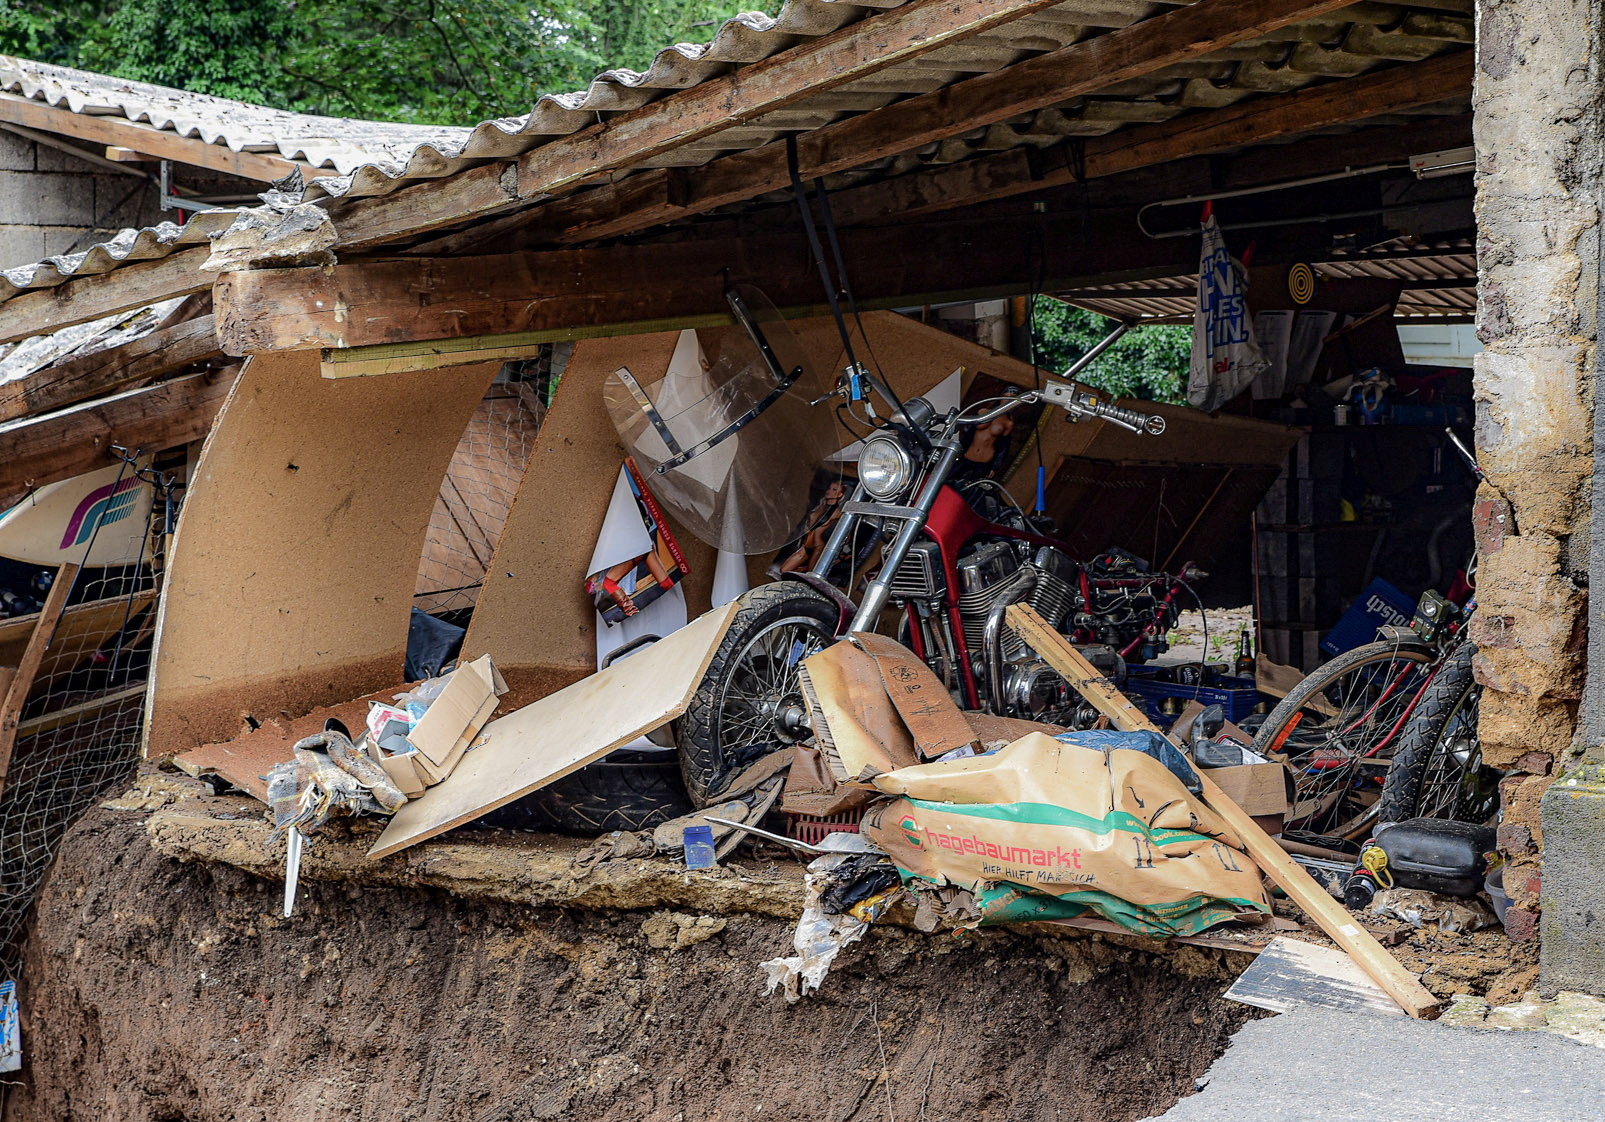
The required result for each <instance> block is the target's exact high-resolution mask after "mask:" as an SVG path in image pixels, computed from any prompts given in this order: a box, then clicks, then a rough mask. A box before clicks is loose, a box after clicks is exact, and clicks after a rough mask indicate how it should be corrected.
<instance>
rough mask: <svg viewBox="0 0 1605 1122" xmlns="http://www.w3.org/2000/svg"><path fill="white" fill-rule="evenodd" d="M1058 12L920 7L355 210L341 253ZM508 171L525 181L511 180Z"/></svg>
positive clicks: (562, 184) (596, 172)
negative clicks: (506, 161) (507, 159)
mask: <svg viewBox="0 0 1605 1122" xmlns="http://www.w3.org/2000/svg"><path fill="white" fill-rule="evenodd" d="M1055 2H1056V0H916V2H915V3H912V4H906V5H904V6H903V7H900V8H897V9H894V10H892V11H888V12H883V13H878V14H876V15H874V16H872V17H870V18H869V19H866V20H862V21H859V22H857V23H854V24H852V25H850V26H848V27H845V28H843V29H842V30H840V31H837V32H834V33H832V34H829V35H825V36H822V37H820V38H818V39H814V40H812V41H809V42H804V43H802V44H801V45H799V46H797V47H793V48H792V49H791V50H788V51H783V52H781V53H780V54H778V55H774V56H773V57H771V58H767V59H763V60H760V61H757V62H753V63H750V64H748V65H745V66H741V67H738V68H736V69H735V70H734V71H733V72H732V73H730V74H729V75H726V76H725V77H723V78H720V79H717V80H714V81H710V82H701V83H698V84H697V85H695V86H692V87H690V88H689V89H685V90H681V91H679V92H678V93H674V94H670V95H669V96H668V97H664V98H660V99H659V100H657V101H653V102H651V103H649V104H647V105H644V106H642V107H641V108H640V109H636V110H634V111H632V112H629V113H623V114H619V115H618V116H615V117H613V118H612V119H610V120H607V121H602V122H598V123H597V124H595V125H593V126H591V127H590V128H587V129H582V130H580V131H579V132H576V133H574V134H573V135H572V136H567V137H563V138H561V139H558V140H553V141H550V142H548V143H546V144H543V145H541V146H540V147H539V148H536V149H534V150H533V151H531V152H529V153H527V154H525V155H523V156H521V157H520V158H519V159H518V160H517V161H515V162H514V163H512V164H510V165H501V164H498V165H489V166H487V167H484V168H480V169H475V170H473V171H470V172H467V173H463V174H461V175H458V176H454V177H452V178H451V179H450V180H442V181H439V182H437V183H432V184H422V185H420V186H419V187H416V188H410V189H408V190H407V191H406V192H403V193H400V194H398V195H397V196H395V197H394V198H393V199H392V198H391V197H386V198H383V199H374V200H366V201H363V202H358V203H354V204H353V205H352V206H351V207H350V208H349V209H348V210H346V211H345V212H344V213H343V214H342V215H341V217H340V219H339V222H338V227H339V231H340V238H341V244H342V245H364V244H369V243H372V242H375V241H384V240H387V239H390V238H393V237H395V236H396V234H398V233H421V232H423V231H424V230H428V229H432V228H434V227H437V226H441V225H445V224H447V223H449V222H456V221H461V220H462V219H463V218H465V217H467V216H469V215H470V214H473V213H485V212H488V211H493V210H499V209H502V208H504V207H506V206H508V205H509V204H510V203H513V202H516V201H518V199H520V198H522V199H535V198H540V197H542V196H544V195H548V194H551V193H553V192H557V191H564V190H571V189H573V188H574V187H576V186H579V185H581V184H583V183H586V182H587V181H591V180H595V179H597V178H598V177H600V176H602V175H605V174H606V173H608V172H610V171H615V170H618V169H620V168H624V167H629V166H632V165H638V164H640V163H641V162H642V161H644V160H648V159H651V158H652V157H654V156H657V155H660V154H661V153H663V152H666V151H668V150H670V149H673V148H677V147H680V146H682V145H685V144H688V143H691V142H692V141H695V140H699V139H701V138H703V137H706V136H710V135H712V134H714V133H717V132H720V131H722V130H724V129H728V128H731V127H732V126H735V125H739V124H742V123H744V122H746V121H750V120H752V119H754V118H757V117H761V116H763V115H764V114H766V113H772V112H774V111H776V110H778V109H783V108H785V107H786V106H788V105H790V104H792V103H793V102H796V101H798V100H800V99H802V98H806V97H811V96H814V95H816V94H819V93H822V92H824V91H826V90H830V89H833V88H835V87H837V86H840V85H843V84H845V83H848V82H852V81H856V80H858V79H860V78H864V77H866V76H868V75H870V74H874V73H875V72H877V71H880V70H884V69H886V68H887V67H891V66H898V65H904V64H907V63H908V62H910V61H912V60H914V59H916V58H918V57H919V56H921V55H924V54H927V53H929V52H931V51H933V50H937V49H939V48H941V47H945V46H949V45H951V44H953V43H956V42H960V41H962V40H964V39H966V38H968V37H970V36H972V35H976V34H979V33H980V32H983V31H988V30H991V29H993V28H997V27H1001V26H1003V25H1004V24H1007V23H1010V22H1012V21H1014V20H1017V19H1020V18H1021V17H1022V16H1027V15H1030V14H1032V13H1033V12H1037V11H1040V10H1041V9H1043V8H1047V7H1051V6H1052V4H1053V3H1055ZM508 168H511V169H512V171H513V175H512V176H511V177H506V178H504V176H505V172H506V170H507V169H508ZM507 179H511V180H512V181H513V182H512V183H509V182H507ZM493 185H494V186H493ZM398 219H399V222H398Z"/></svg>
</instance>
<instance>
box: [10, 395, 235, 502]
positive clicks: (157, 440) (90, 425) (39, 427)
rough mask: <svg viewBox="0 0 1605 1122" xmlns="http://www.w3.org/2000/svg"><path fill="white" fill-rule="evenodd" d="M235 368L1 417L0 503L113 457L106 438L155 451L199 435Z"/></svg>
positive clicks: (110, 442)
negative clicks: (50, 409) (29, 413)
mask: <svg viewBox="0 0 1605 1122" xmlns="http://www.w3.org/2000/svg"><path fill="white" fill-rule="evenodd" d="M236 372H237V371H236V370H232V369H231V370H228V371H208V372H205V373H201V374H191V375H188V376H187V377H183V378H175V379H173V380H172V381H170V382H162V383H160V384H158V385H154V386H146V387H144V388H143V389H133V390H125V391H124V392H122V393H120V394H114V395H112V396H111V397H107V398H102V399H100V400H98V401H89V402H84V403H82V404H79V405H74V406H71V407H70V408H67V409H63V410H61V411H60V412H57V413H47V414H45V415H44V416H43V417H23V418H20V419H18V420H14V421H7V422H4V423H0V447H3V448H5V450H6V451H5V456H4V457H3V458H0V508H5V507H9V506H11V505H12V504H13V503H15V502H17V501H18V500H19V499H20V498H21V497H22V496H24V495H26V494H27V493H28V491H29V490H30V489H31V488H34V487H42V486H44V485H45V484H46V483H54V482H56V481H57V480H60V479H70V478H71V477H72V476H75V475H82V474H83V473H84V472H86V471H92V470H94V469H95V468H97V467H105V466H106V465H107V464H108V463H112V462H114V461H112V460H110V459H109V458H108V453H109V449H110V448H111V447H112V445H114V444H117V445H122V446H123V447H125V448H140V449H143V450H145V451H147V452H157V451H160V450H161V449H163V448H172V447H174V446H176V445H179V444H187V443H189V442H190V441H192V440H199V439H200V438H201V437H203V436H205V435H206V433H207V430H209V429H210V428H211V427H212V418H213V417H215V416H216V415H217V412H218V410H219V409H221V408H222V406H223V399H224V398H225V397H227V396H228V391H229V386H230V385H232V384H233V381H234V378H233V375H234V373H236Z"/></svg>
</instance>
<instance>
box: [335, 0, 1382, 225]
mask: <svg viewBox="0 0 1605 1122" xmlns="http://www.w3.org/2000/svg"><path fill="white" fill-rule="evenodd" d="M1351 2H1352V0H1197V2H1196V3H1192V4H1189V5H1187V6H1185V7H1181V8H1176V9H1173V10H1171V11H1168V12H1165V13H1163V14H1161V15H1157V16H1154V17H1152V18H1150V19H1146V20H1143V21H1142V22H1140V23H1136V24H1133V25H1131V26H1129V27H1124V28H1120V29H1118V30H1115V31H1110V32H1107V33H1105V34H1102V35H1097V36H1094V37H1092V38H1090V39H1084V40H1082V41H1081V42H1078V43H1073V44H1071V45H1069V46H1067V47H1062V48H1060V49H1059V50H1057V51H1050V52H1048V53H1046V54H1042V55H1037V56H1035V57H1033V58H1029V59H1026V60H1025V61H1023V62H1018V63H1015V64H1014V65H1012V66H1007V67H1004V68H1003V69H1001V70H997V71H994V72H991V73H988V74H983V75H981V76H979V77H976V78H971V79H968V80H967V81H963V82H959V83H956V84H954V85H952V86H948V87H945V88H943V89H940V90H936V91H934V92H932V93H928V94H922V95H919V96H917V97H910V98H906V99H904V100H902V101H898V102H894V103H893V104H891V105H888V106H886V107H884V108H881V109H875V110H871V111H870V112H867V113H860V114H858V115H856V116H853V117H849V118H847V119H846V120H843V121H839V122H837V123H835V124H831V125H826V126H823V127H821V128H818V129H812V130H810V131H809V132H807V133H804V134H802V135H801V136H799V137H798V138H797V148H798V157H799V163H800V166H801V171H802V173H803V175H805V176H810V177H811V176H817V175H825V174H829V173H831V172H837V171H845V170H846V169H848V168H852V167H857V166H858V165H860V164H865V163H870V162H872V161H874V160H878V159H881V158H883V157H886V156H891V155H896V154H897V153H899V152H907V151H911V150H913V149H915V148H920V147H923V146H924V145H926V144H929V143H933V142H935V141H938V140H943V139H946V138H947V137H950V136H955V135H957V134H959V133H962V132H967V131H970V130H972V129H976V128H981V127H984V126H986V125H989V124H995V123H996V122H998V121H1003V120H1006V119H1008V118H1010V117H1014V116H1018V115H1020V114H1023V113H1030V112H1034V111H1035V110H1038V109H1043V108H1046V107H1048V106H1050V105H1055V104H1058V103H1059V102H1062V101H1065V100H1067V99H1069V98H1072V97H1077V96H1080V95H1083V94H1089V93H1094V92H1096V91H1098V90H1101V89H1106V88H1108V87H1110V86H1114V85H1117V84H1119V83H1121V82H1126V81H1130V80H1132V79H1134V78H1140V77H1143V76H1145V75H1148V74H1152V73H1154V72H1155V71H1157V70H1162V69H1164V68H1165V67H1167V66H1172V65H1175V64H1176V63H1179V62H1185V61H1187V60H1189V59H1194V58H1200V57H1202V56H1204V55H1208V54H1211V53H1213V52H1215V51H1218V50H1221V49H1223V48H1225V47H1229V46H1232V45H1234V44H1237V43H1241V42H1244V41H1245V40H1248V39H1253V38H1256V37H1258V36H1260V35H1264V34H1266V33H1267V32H1270V31H1274V30H1276V29H1277V28H1281V27H1286V26H1287V25H1289V24H1293V23H1298V22H1299V21H1301V20H1307V19H1312V18H1314V17H1316V16H1320V15H1323V14H1325V13H1327V12H1330V11H1333V10H1335V9H1338V8H1342V7H1344V6H1346V5H1347V4H1349V3H1351ZM983 6H984V7H989V8H999V7H1003V6H1004V5H1002V4H1001V3H999V2H998V0H994V2H993V3H992V4H990V5H983ZM897 16H898V12H890V13H887V14H884V15H878V16H875V17H873V18H872V19H869V20H866V21H864V22H863V23H861V24H855V25H854V26H853V27H850V28H847V29H845V30H844V31H843V32H839V33H837V36H832V37H831V38H832V39H835V38H838V37H843V36H845V37H848V38H855V37H859V36H864V37H868V36H875V37H876V40H878V39H879V38H881V37H883V36H884V34H885V30H886V28H887V27H888V25H889V23H890V22H891V21H894V20H895V19H896V18H897ZM796 50H797V51H801V52H804V53H803V54H801V55H797V58H798V59H799V60H800V59H806V58H808V57H809V54H808V52H810V50H811V49H810V48H807V47H803V48H797V49H796ZM879 50H880V48H879V46H878V45H877V46H876V51H877V52H878V51H879ZM794 54H795V52H790V51H789V52H785V53H783V54H781V55H777V56H776V57H775V58H774V59H772V60H770V61H769V62H768V63H758V64H754V65H753V66H752V67H748V68H744V69H743V70H740V71H737V72H736V74H735V75H734V76H733V77H732V81H734V80H735V79H740V78H741V77H742V76H743V75H744V74H745V73H746V72H747V71H748V70H757V69H759V68H760V67H770V66H773V67H777V68H778V67H782V66H789V63H788V61H787V60H790V59H791V58H792V56H793V55H794ZM875 57H878V53H877V54H876V56H875ZM827 77H828V76H827ZM821 80H822V79H821V76H820V75H819V74H818V73H817V68H816V67H814V66H813V65H811V64H809V65H800V64H799V65H798V66H796V67H795V68H793V69H788V70H787V81H786V82H783V83H780V86H781V88H787V89H789V90H790V92H789V93H788V94H787V95H786V96H787V100H788V101H790V100H796V99H798V98H801V97H803V96H805V95H806V94H811V93H814V92H817V91H818V89H819V88H820V81H821ZM798 84H801V88H798ZM703 90H704V87H703V86H697V87H693V88H692V89H690V90H687V91H684V92H683V93H680V94H675V95H673V96H671V97H668V98H664V99H663V100H662V101H661V102H654V103H653V105H652V106H647V107H645V108H644V109H641V110H637V111H636V113H637V114H639V113H644V112H646V111H647V110H650V109H653V108H654V107H656V106H661V107H662V109H661V110H660V112H661V113H671V112H672V110H671V107H672V106H673V105H675V104H676V103H679V100H680V99H682V98H687V97H688V95H699V96H704V97H710V98H712V99H714V100H715V103H716V106H717V107H718V109H719V110H720V115H719V118H718V121H717V122H707V121H706V120H704V119H703V118H702V117H699V116H695V115H693V116H690V117H687V118H686V119H685V120H684V121H680V120H678V119H676V118H674V117H672V116H671V117H669V118H668V119H667V121H666V122H663V121H660V122H658V127H659V128H664V127H665V126H667V127H668V128H671V129H672V128H677V127H678V128H681V131H680V132H678V133H676V134H675V135H673V136H664V137H662V138H661V140H660V141H659V142H658V146H648V147H646V148H645V149H644V150H643V147H642V146H643V144H644V143H645V142H644V141H643V140H642V139H641V137H640V135H639V134H634V133H633V132H632V128H631V126H630V125H629V124H628V123H627V122H629V121H630V120H631V118H632V117H633V115H626V116H624V117H620V118H616V119H614V120H613V121H610V122H608V123H607V124H605V125H599V126H597V127H596V128H595V129H592V130H586V131H584V132H581V133H577V134H575V136H573V137H570V138H566V139H565V140H561V141H554V142H552V143H551V144H547V145H543V146H542V147H540V148H537V149H535V150H534V151H533V152H530V153H529V154H527V155H525V156H523V157H521V158H520V159H518V160H517V161H515V162H514V163H512V164H510V165H501V164H493V165H488V166H486V167H484V168H477V169H474V170H472V171H468V172H464V173H462V174H460V175H457V176H453V177H452V178H450V179H446V180H441V181H439V182H436V183H425V184H420V185H419V186H417V187H411V188H406V189H404V190H401V191H398V192H396V193H395V194H393V195H388V196H385V197H383V198H380V199H368V200H361V201H357V202H354V203H352V204H351V205H350V207H349V208H348V209H345V210H343V211H341V212H340V213H338V214H337V215H336V218H335V225H336V227H337V228H338V230H339V232H340V240H341V244H342V245H345V246H348V247H349V246H358V247H362V246H376V245H382V244H385V243H386V242H395V241H400V240H404V239H407V238H411V237H415V236H417V235H419V234H423V233H426V232H428V231H430V230H434V229H440V228H442V227H445V226H449V225H453V224H455V223H460V222H463V221H465V220H467V219H469V218H471V217H472V216H473V215H474V214H476V213H478V214H488V213H492V212H495V211H499V210H504V209H507V208H509V207H512V206H517V205H519V204H520V203H524V202H529V201H534V200H538V199H539V198H540V197H541V196H543V195H546V194H550V193H552V192H553V191H556V190H562V189H568V188H572V187H574V186H576V185H577V184H579V183H582V182H584V181H585V180H586V179H589V178H594V177H595V176H596V175H597V174H599V173H601V172H604V171H606V170H609V168H612V167H622V166H627V165H629V164H636V163H639V162H640V160H641V159H642V158H643V156H644V155H650V154H652V153H655V152H661V151H666V150H668V149H670V148H674V147H677V146H678V145H680V144H682V143H684V142H686V141H687V140H691V139H694V138H695V137H697V136H704V135H707V134H708V133H709V132H712V131H717V129H719V128H724V127H728V126H729V125H730V124H734V123H736V120H735V119H734V117H733V115H732V113H731V110H730V107H729V105H728V104H725V103H726V102H727V99H729V98H730V97H732V96H733V90H732V89H731V87H730V86H727V85H726V84H725V83H724V82H714V83H706V92H705V93H699V91H703ZM769 108H774V105H773V104H767V103H766V104H759V105H757V106H753V107H750V108H749V106H748V105H746V104H744V103H741V111H742V113H741V115H742V116H743V117H750V116H755V115H757V113H758V112H763V111H767V109H769ZM698 122H701V125H700V127H699V125H698ZM631 135H635V136H636V140H635V142H634V143H635V145H636V146H635V147H634V148H632V149H631V150H629V151H622V150H615V149H613V148H612V146H611V145H612V141H613V140H614V139H617V138H622V137H628V136H631ZM604 142H606V143H607V144H608V149H607V150H608V151H610V152H611V151H616V155H615V156H613V157H611V158H601V159H597V158H591V159H590V160H589V162H588V163H587V159H586V157H587V151H588V146H594V145H596V144H601V143H604ZM509 171H511V174H510V175H509ZM647 174H653V173H647ZM685 175H686V180H687V182H688V184H689V188H690V190H689V196H688V197H687V198H685V199H684V200H683V202H678V203H677V202H676V200H675V199H674V198H673V195H674V192H672V191H669V192H666V194H667V195H668V201H667V202H666V203H660V204H659V205H657V206H649V207H641V208H638V210H637V211H636V212H635V213H633V214H621V215H620V216H619V217H618V219H617V221H615V222H614V223H613V224H612V225H610V226H607V227H604V228H602V229H599V230H597V231H595V232H594V233H593V235H592V236H594V237H613V236H617V235H620V234H627V233H634V232H636V231H638V230H643V229H646V228H648V227H650V226H655V225H658V224H659V223H662V222H667V221H671V220H673V219H676V218H682V217H685V216H686V215H689V214H699V213H703V212H705V211H708V210H712V209H714V208H716V207H720V206H724V205H726V204H728V203H733V202H740V201H742V200H744V199H749V198H752V197H754V196H756V195H761V194H764V193H766V192H768V191H774V190H778V189H780V188H783V187H785V186H786V185H787V184H788V183H789V178H788V176H787V167H786V146H785V145H784V144H783V143H775V144H768V145H765V146H763V147H761V148H755V149H751V150H750V151H746V152H741V153H738V154H735V155H731V156H726V157H724V158H723V159H719V160H715V161H713V162H712V163H710V164H708V165H706V166H704V167H701V168H694V169H686V173H685ZM632 178H635V177H632ZM658 178H661V179H662V180H663V181H664V183H666V184H668V183H671V182H672V180H671V179H670V177H668V176H667V175H665V176H662V177H658ZM597 189H598V190H603V191H609V190H612V188H609V187H602V188H597Z"/></svg>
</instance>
